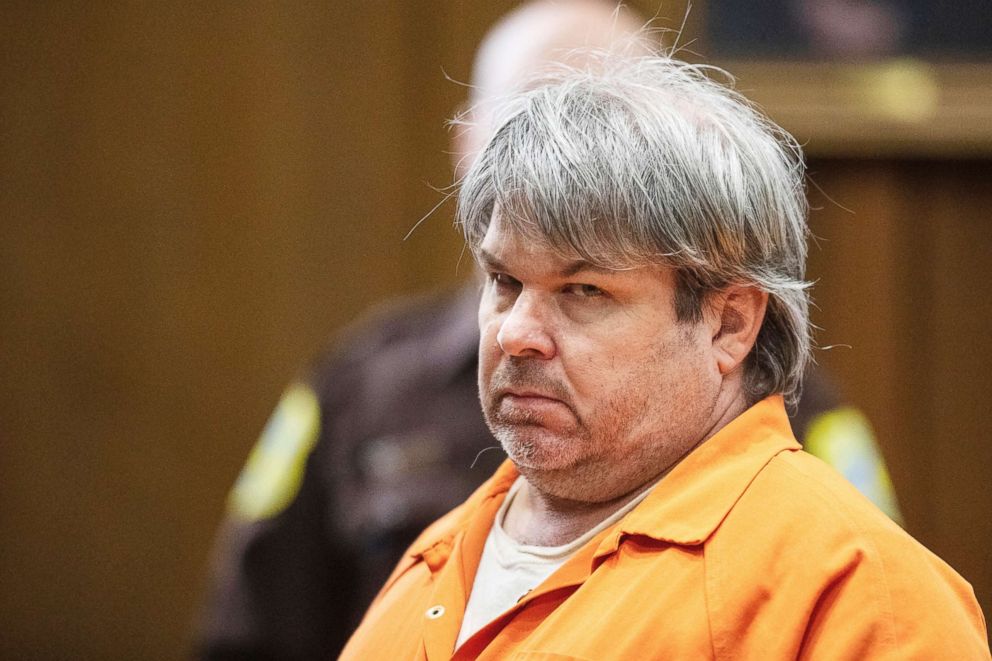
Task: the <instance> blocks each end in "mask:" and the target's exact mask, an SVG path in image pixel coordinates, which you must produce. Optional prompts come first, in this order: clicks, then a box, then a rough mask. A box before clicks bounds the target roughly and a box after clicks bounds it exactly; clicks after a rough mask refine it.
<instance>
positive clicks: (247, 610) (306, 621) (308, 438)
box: [194, 384, 355, 660]
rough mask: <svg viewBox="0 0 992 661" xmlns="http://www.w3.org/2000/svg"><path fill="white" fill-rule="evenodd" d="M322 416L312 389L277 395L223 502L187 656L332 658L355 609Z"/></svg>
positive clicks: (300, 387) (300, 386)
mask: <svg viewBox="0 0 992 661" xmlns="http://www.w3.org/2000/svg"><path fill="white" fill-rule="evenodd" d="M322 417H323V416H322V411H321V407H320V403H319V401H318V398H317V396H316V395H315V393H314V392H313V390H312V389H311V387H310V386H308V385H305V384H295V385H292V386H290V387H289V388H288V389H287V390H286V392H285V393H284V394H283V397H282V399H281V400H280V402H279V405H278V406H277V407H276V410H275V411H274V413H273V414H272V416H271V418H270V419H269V422H268V424H267V425H266V427H265V429H264V431H263V432H262V434H261V437H260V438H259V440H258V443H257V444H256V446H255V448H254V449H253V450H252V452H251V455H250V456H249V458H248V461H247V463H246V465H245V467H244V469H243V471H242V473H241V475H240V476H239V478H238V480H237V482H236V484H235V486H234V488H233V489H232V491H231V494H230V496H229V498H228V508H227V509H228V513H227V517H226V520H225V522H224V524H223V527H222V529H221V532H220V535H219V537H218V540H217V544H216V548H215V556H214V561H213V568H212V572H211V576H210V585H209V592H208V597H207V601H206V605H205V608H204V610H203V613H202V616H201V618H200V621H199V625H198V632H197V634H196V641H195V650H194V654H195V655H196V657H197V658H200V659H209V660H219V659H245V660H250V659H317V658H321V659H323V658H332V657H333V654H334V652H335V651H336V650H338V649H340V648H341V647H342V646H343V644H344V642H345V640H346V639H347V636H348V634H349V633H350V632H349V631H348V628H349V624H350V610H352V609H353V608H354V604H352V603H351V602H352V598H351V595H353V594H354V585H353V577H354V575H355V572H354V571H353V570H352V567H353V565H354V558H353V557H351V552H350V551H349V550H348V549H347V548H346V547H345V545H344V544H342V543H340V542H339V541H338V540H339V539H340V537H339V536H336V535H335V534H334V533H333V531H331V530H329V528H328V525H329V522H330V521H332V520H333V517H331V516H329V515H328V509H329V508H330V507H331V494H330V493H329V489H328V488H327V485H326V484H325V483H324V476H322V475H321V471H320V467H321V462H320V453H321V452H322V445H323V443H322V442H321V438H322V436H321V422H322Z"/></svg>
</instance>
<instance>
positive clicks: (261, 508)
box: [227, 384, 320, 521]
mask: <svg viewBox="0 0 992 661" xmlns="http://www.w3.org/2000/svg"><path fill="white" fill-rule="evenodd" d="M319 433H320V404H319V403H318V401H317V395H316V394H314V392H313V390H311V389H310V388H308V387H307V386H304V385H300V384H296V385H293V386H290V387H289V388H288V389H287V390H286V392H284V393H283V395H282V399H280V400H279V404H278V406H276V410H275V411H274V412H273V413H272V417H270V418H269V421H268V423H266V425H265V429H264V430H262V435H261V437H259V439H258V442H257V443H256V444H255V447H254V449H253V450H252V451H251V454H250V455H249V456H248V461H247V463H246V464H245V467H244V468H243V469H242V471H241V475H239V476H238V480H237V482H235V483H234V488H233V489H232V490H231V493H230V495H229V496H228V498H227V507H228V511H229V512H230V513H231V514H233V515H234V516H237V517H238V518H241V519H247V520H250V521H253V520H257V519H265V518H269V517H272V516H275V515H276V514H278V513H279V512H281V511H283V510H284V509H285V508H286V506H287V505H289V503H290V502H291V501H292V500H293V498H295V497H296V494H297V493H299V490H300V484H301V483H302V481H303V470H304V467H305V466H306V462H307V458H308V457H309V456H310V452H311V450H313V446H314V444H315V443H316V442H317V436H318V434H319Z"/></svg>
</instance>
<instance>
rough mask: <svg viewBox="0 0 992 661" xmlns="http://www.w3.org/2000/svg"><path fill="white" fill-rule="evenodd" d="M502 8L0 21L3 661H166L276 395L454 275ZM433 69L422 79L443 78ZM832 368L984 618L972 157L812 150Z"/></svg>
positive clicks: (824, 338)
mask: <svg viewBox="0 0 992 661" xmlns="http://www.w3.org/2000/svg"><path fill="white" fill-rule="evenodd" d="M512 4H513V3H510V2H494V3H469V2H455V1H454V0H447V1H443V0H437V1H436V2H432V3H428V4H427V5H423V4H422V3H393V2H378V1H377V2H368V3H364V2H363V3H358V2H356V3H323V2H296V3H261V2H257V3H255V2H252V3H130V4H124V3H120V4H117V3H114V4H108V3H75V4H73V3H34V2H20V3H16V2H15V3H8V4H6V5H5V6H4V7H3V8H2V9H0V30H2V34H3V35H4V39H3V40H2V44H0V54H2V57H0V72H2V77H0V81H2V87H0V343H2V344H0V347H2V349H0V370H2V372H0V373H2V374H3V382H2V385H0V632H2V634H0V658H39V659H47V658H73V659H133V658H141V659H173V658H177V657H180V656H181V655H182V654H183V650H184V645H185V637H186V632H187V631H188V628H189V624H190V622H191V620H192V618H193V612H194V609H195V605H196V603H197V601H198V599H199V598H200V593H201V589H202V581H203V571H204V568H205V561H206V557H207V554H208V549H209V546H210V543H211V540H212V537H213V534H214V529H215V526H216V524H217V521H218V520H219V517H220V515H221V512H222V508H223V501H224V497H225V494H226V492H227V490H228V488H229V486H230V484H231V483H232V481H233V480H234V477H235V476H236V474H237V472H238V470H239V468H240V465H241V462H242V461H243V459H244V457H245V455H246V453H247V452H248V449H249V448H250V446H251V444H252V443H253V442H254V439H255V437H256V435H257V433H258V431H259V429H260V428H261V426H262V425H263V423H264V421H265V418H266V417H267V415H268V413H269V410H270V408H271V406H272V405H273V403H274V402H275V400H276V398H277V397H278V394H279V391H280V389H281V388H282V386H283V385H284V384H285V383H286V381H287V380H288V379H289V378H290V376H291V375H292V374H293V372H294V371H295V370H296V369H297V368H298V367H299V366H300V365H302V364H303V363H304V361H305V360H306V359H307V357H308V356H311V355H313V353H314V352H315V351H317V349H318V348H319V346H320V345H321V344H322V343H323V342H324V341H325V339H326V337H327V336H328V334H330V333H331V332H332V331H333V330H334V329H335V328H338V327H340V326H341V325H342V324H344V323H346V322H347V321H348V320H349V319H351V318H353V317H354V316H355V315H356V314H357V313H359V311H360V310H361V309H363V308H364V307H366V306H368V305H369V304H371V303H372V302H374V301H376V300H380V299H382V298H383V297H386V296H391V295H397V294H400V293H403V292H408V291H412V290H416V289H421V288H424V287H430V286H436V285H438V284H441V283H445V282H452V281H453V280H455V279H456V278H457V277H458V274H457V272H456V264H457V261H458V254H459V249H460V244H459V240H458V237H457V235H456V234H455V232H453V231H452V230H451V229H450V227H449V223H448V221H449V219H450V212H449V210H448V209H445V208H442V209H441V210H439V211H438V212H437V213H436V214H435V215H434V216H433V217H432V219H430V220H429V221H428V222H427V223H425V224H424V225H423V226H422V227H421V228H420V229H419V230H418V231H417V232H416V233H414V235H413V236H412V237H411V239H410V240H408V241H406V242H403V241H402V240H401V239H402V237H403V236H404V235H405V234H406V232H407V230H408V229H409V228H410V227H411V226H412V225H413V224H414V223H415V222H416V221H417V220H418V219H419V218H420V217H421V216H422V215H424V214H425V213H426V212H427V211H429V210H430V209H431V208H432V207H433V206H434V204H436V203H437V202H438V201H439V200H440V199H441V198H440V195H439V194H438V193H437V192H436V191H434V190H432V189H431V187H430V186H429V185H428V184H431V185H436V186H443V185H445V184H447V183H448V182H449V180H450V175H449V171H448V162H447V159H448V157H447V155H446V154H445V153H444V150H445V145H446V140H447V134H446V132H445V128H444V125H443V119H444V118H445V117H447V116H450V113H451V112H452V110H453V109H454V108H455V107H456V106H457V105H458V104H459V103H460V102H461V101H462V99H463V98H464V89H463V88H462V87H460V86H458V85H456V84H453V83H450V82H447V81H446V80H445V78H444V73H443V72H445V73H447V74H448V75H449V76H451V77H452V78H455V79H457V80H466V79H467V77H468V72H469V63H470V58H471V52H472V50H473V48H474V45H475V43H476V42H477V41H478V39H479V38H480V37H481V35H482V34H483V32H484V30H485V27H486V26H487V25H488V24H489V23H491V22H492V20H494V19H495V18H496V17H497V16H499V15H500V14H501V13H502V12H503V11H505V9H506V8H507V7H509V6H511V5H512ZM442 70H443V72H442ZM814 170H815V178H816V181H817V182H818V183H819V184H820V186H821V187H822V188H823V189H824V190H826V191H827V192H828V193H829V194H830V195H831V196H832V197H833V199H835V200H836V201H837V202H838V203H839V204H840V205H843V206H844V207H848V208H850V209H852V210H853V213H849V212H847V211H844V210H843V209H842V208H841V207H840V206H838V205H835V204H833V203H827V202H821V205H822V206H823V210H822V211H820V212H818V213H817V214H815V215H814V230H815V231H816V233H817V234H818V236H820V237H822V240H821V242H820V248H819V249H817V250H814V254H813V260H812V266H811V271H812V273H813V274H814V276H815V277H817V278H819V279H820V283H819V285H818V286H817V289H816V296H817V300H818V301H819V304H820V308H821V309H820V310H819V312H818V314H817V321H818V323H819V324H820V325H821V326H822V327H823V328H824V331H823V332H822V333H821V336H820V339H821V342H822V343H824V344H850V345H851V346H852V348H851V349H834V350H831V351H829V352H825V353H824V354H823V355H822V359H821V360H822V362H824V363H825V364H826V365H828V367H829V368H831V369H832V370H834V372H835V374H836V375H837V378H838V381H839V382H840V383H841V385H842V386H843V387H844V388H845V390H846V392H847V393H848V394H849V395H850V397H851V399H853V400H855V401H857V402H859V403H861V404H863V406H864V407H865V408H866V409H867V410H868V412H869V414H870V415H871V417H872V420H873V421H874V422H875V424H876V426H877V429H878V432H879V435H880V437H881V439H882V442H883V445H884V449H885V451H886V455H887V457H888V458H889V461H890V463H891V466H892V471H893V474H894V477H895V480H896V485H897V487H898V488H899V491H900V496H901V499H902V501H903V504H904V507H905V510H906V514H907V520H908V525H909V527H910V529H911V530H912V531H913V532H914V533H916V534H918V535H919V536H920V538H921V539H923V540H924V541H925V542H926V543H928V544H929V545H930V546H931V547H932V548H934V549H935V550H937V551H938V552H939V553H941V554H942V555H943V556H944V557H945V558H947V559H948V560H949V561H950V562H951V564H953V565H954V566H955V567H957V568H958V569H959V570H960V571H961V572H962V573H963V574H964V575H965V576H966V577H967V578H969V579H970V580H971V581H972V582H973V583H974V584H975V587H976V590H977V592H978V594H979V597H980V598H981V599H982V601H983V603H984V605H985V608H986V611H987V612H988V611H989V608H990V606H992V601H990V600H992V561H990V553H989V550H988V549H989V548H990V547H992V524H990V523H989V522H990V521H992V493H990V490H992V482H990V480H989V479H988V477H987V476H988V475H989V474H992V465H990V464H992V450H990V445H989V443H988V442H987V437H988V434H987V432H986V431H985V425H984V417H983V416H984V414H985V413H986V411H987V410H988V408H989V404H990V401H989V389H988V386H987V379H988V375H989V374H990V373H992V350H990V348H989V342H988V339H987V338H988V334H989V333H988V328H989V327H990V326H992V304H990V301H992V291H990V289H992V285H990V284H989V283H990V282H992V277H990V276H992V273H990V271H992V266H990V265H989V261H988V256H989V255H990V254H992V251H990V249H992V245H990V244H992V232H990V229H989V223H990V222H992V221H990V218H989V212H988V209H989V208H992V199H990V192H989V190H988V187H987V186H985V183H986V182H987V181H988V180H989V178H990V175H992V165H990V163H988V162H977V161H971V162H966V163H955V162H951V161H946V162H918V163H906V162H886V161H865V160H863V161H857V162H848V161H842V160H831V161H822V162H818V163H816V164H815V167H814Z"/></svg>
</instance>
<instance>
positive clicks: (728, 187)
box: [342, 54, 989, 659]
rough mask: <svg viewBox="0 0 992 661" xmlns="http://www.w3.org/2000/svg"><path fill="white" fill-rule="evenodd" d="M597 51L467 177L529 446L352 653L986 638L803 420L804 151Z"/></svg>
mask: <svg viewBox="0 0 992 661" xmlns="http://www.w3.org/2000/svg"><path fill="white" fill-rule="evenodd" d="M584 61H588V62H589V65H588V66H583V67H582V68H573V69H565V68H562V70H561V71H560V72H559V73H557V74H554V75H551V76H549V77H547V78H545V79H544V80H543V81H542V82H541V84H539V85H537V86H533V87H531V88H530V89H529V90H528V91H525V92H522V93H519V94H517V95H515V96H513V97H512V98H510V99H508V100H507V102H506V103H505V104H504V105H503V106H502V107H501V108H500V109H499V110H498V111H497V112H496V113H495V114H494V123H493V128H494V132H493V135H492V138H491V139H490V140H489V141H488V143H487V144H486V145H485V146H484V148H483V149H482V151H481V152H480V154H479V156H478V158H477V159H476V160H475V162H474V164H473V165H472V167H471V168H470V170H469V171H468V173H467V174H466V175H465V176H464V178H463V180H462V181H461V188H460V193H459V209H458V216H459V222H460V224H461V225H462V227H463V229H464V233H465V237H466V240H467V243H468V245H469V247H470V248H471V250H472V252H473V254H474V255H475V257H476V259H477V261H478V263H479V264H480V266H481V268H482V270H483V271H484V272H485V274H486V277H487V280H486V284H485V286H484V290H483V293H482V300H481V303H480V306H479V327H480V333H481V335H480V342H479V391H480V399H481V402H482V409H483V412H484V414H485V418H486V422H487V424H488V425H489V427H490V429H491V430H492V432H493V434H494V435H495V437H496V438H497V439H498V440H499V441H500V443H501V445H502V446H503V448H504V449H505V450H506V452H507V454H508V456H509V460H508V461H507V462H505V463H504V464H503V465H502V466H501V467H500V468H499V469H497V471H496V473H495V475H493V477H492V478H490V479H489V481H487V482H486V483H485V484H484V485H483V486H482V487H480V488H479V489H478V490H477V491H476V492H475V494H473V495H472V496H471V497H470V498H469V499H468V500H467V501H466V502H465V503H464V504H462V505H461V506H459V507H458V508H456V509H455V510H453V511H452V512H450V513H449V514H448V515H446V516H445V517H443V518H442V519H440V520H439V521H438V522H437V523H435V524H433V525H432V526H430V527H429V528H428V529H427V530H426V531H425V532H423V533H422V534H421V535H420V537H419V538H418V539H417V541H415V542H414V543H413V545H412V546H411V547H410V549H409V550H408V552H407V553H406V554H405V556H404V558H403V559H402V560H401V561H400V564H399V565H398V566H397V567H396V569H395V570H394V572H393V574H392V575H391V577H390V578H389V579H388V580H387V582H386V584H385V586H384V587H383V589H382V590H381V592H380V593H379V595H378V597H377V598H376V600H375V602H373V604H372V606H371V607H370V609H369V611H368V612H367V613H366V616H365V618H364V620H363V622H362V624H361V625H360V626H359V628H358V630H357V631H356V632H355V634H354V635H353V636H352V638H351V640H350V641H349V643H348V645H347V647H346V648H345V650H344V653H343V657H342V658H348V659H352V658H354V659H367V658H388V659H412V658H428V659H440V658H444V659H448V658H457V659H476V658H480V659H504V658H534V659H537V658H542V659H550V658H555V659H559V658H561V659H564V658H583V659H644V658H659V659H661V658H664V659H682V658H733V659H738V658H774V659H780V658H799V657H803V658H826V659H838V658H840V659H849V658H866V657H868V658H870V657H886V658H895V657H898V658H903V657H907V656H909V657H916V658H955V659H964V658H989V651H988V643H987V640H986V633H985V624H984V619H983V616H982V614H981V611H980V609H979V607H978V604H977V602H976V601H975V598H974V594H973V592H972V590H971V587H970V586H969V585H968V584H967V583H966V582H965V581H964V580H963V579H962V578H961V577H960V576H958V575H957V574H956V573H955V572H954V571H953V570H952V569H951V568H950V567H948V566H947V565H946V564H944V563H943V562H942V561H941V560H940V559H939V558H937V557H936V556H934V555H933V554H931V553H930V552H929V551H927V550H926V549H925V548H923V547H922V546H921V545H920V544H919V543H917V542H916V541H915V540H913V539H912V538H911V537H909V536H908V535H907V534H906V533H905V532H904V531H903V530H902V529H901V528H899V527H898V526H897V525H895V524H894V523H892V521H891V520H890V519H888V518H887V517H885V516H884V515H883V514H882V513H881V512H879V511H878V510H877V509H876V508H875V507H873V506H872V505H871V504H870V503H869V502H868V501H867V500H866V499H865V498H864V497H863V496H861V495H860V494H859V493H858V492H857V491H856V490H855V489H854V488H853V487H851V485H850V484H849V483H847V482H846V481H845V480H843V479H842V478H841V477H840V476H838V475H837V474H836V473H834V472H833V471H832V470H831V469H830V468H828V467H827V466H825V465H824V464H823V463H822V462H820V461H819V460H818V459H816V458H814V457H812V456H810V455H808V454H806V453H803V452H800V451H799V450H800V446H799V444H798V443H797V442H796V441H795V439H794V437H793V434H792V431H791V429H790V426H789V422H788V419H787V417H786V412H785V401H786V400H793V399H795V397H797V395H798V392H799V389H800V385H801V383H800V382H801V378H802V374H803V372H804V367H805V365H806V362H807V360H808V358H809V352H810V339H809V319H808V295H807V288H808V283H806V282H805V281H804V270H805V261H806V234H807V228H806V215H807V209H806V201H805V195H804V184H803V177H804V174H803V173H804V170H803V165H802V158H801V153H800V150H799V148H798V146H797V145H796V144H795V142H794V141H793V140H792V138H791V137H789V136H788V135H786V134H785V133H783V132H782V131H781V130H779V129H778V128H777V127H775V126H774V125H773V124H771V123H770V122H769V121H768V120H767V119H765V118H764V117H762V116H761V115H760V114H759V113H758V112H756V111H755V110H754V109H753V108H752V107H751V106H750V105H749V104H748V103H747V102H746V101H745V100H744V99H743V98H741V97H740V96H739V95H737V94H736V93H734V92H733V91H731V90H730V89H729V88H728V87H726V86H723V85H721V84H718V83H717V82H715V81H714V80H713V79H712V78H711V77H710V75H709V74H708V72H707V70H705V69H704V68H702V67H698V66H692V65H688V64H685V63H681V62H679V61H677V60H674V59H672V58H670V57H668V56H664V55H649V56H643V57H625V58H622V57H616V56H613V55H607V54H603V55H602V56H601V57H599V58H598V59H596V58H595V57H593V56H589V57H588V58H586V60H584Z"/></svg>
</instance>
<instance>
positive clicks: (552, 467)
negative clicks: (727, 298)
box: [478, 212, 720, 502]
mask: <svg viewBox="0 0 992 661" xmlns="http://www.w3.org/2000/svg"><path fill="white" fill-rule="evenodd" d="M478 258H479V261H480V264H481V266H482V268H483V270H484V271H485V273H486V274H487V276H488V277H487V281H486V284H485V289H484V293H483V296H482V302H481V304H480V308H479V326H480V329H481V339H480V344H479V392H480V398H481V400H482V407H483V411H484V413H485V416H486V420H487V421H488V423H489V426H490V427H491V428H492V430H493V432H494V434H495V435H496V437H497V438H498V439H499V440H500V442H501V443H502V445H503V447H504V449H505V450H506V452H507V454H509V456H510V458H511V459H512V460H513V462H514V463H515V464H516V465H517V467H518V468H519V469H520V471H521V473H523V474H524V475H525V476H527V477H528V479H529V481H531V483H533V484H535V486H538V487H539V488H540V489H542V490H543V491H545V492H547V493H549V494H551V495H554V496H557V497H559V498H568V499H571V500H578V501H586V502H602V501H606V500H610V499H612V498H617V497H619V496H622V495H624V494H626V493H628V492H630V491H631V490H633V489H636V488H638V487H639V486H641V485H642V484H645V483H646V482H648V481H649V480H651V479H653V478H655V477H657V476H658V475H660V474H661V473H663V472H664V471H665V470H666V469H667V468H668V467H669V466H671V465H672V464H674V463H675V462H676V461H678V459H679V458H681V457H682V456H683V455H684V454H685V453H686V452H688V451H689V450H690V449H691V448H692V447H694V446H695V444H696V443H698V442H699V441H700V440H701V439H703V438H704V437H705V436H706V435H707V434H708V432H709V425H710V424H711V422H712V416H713V412H714V406H715V403H716V398H717V394H718V391H719V387H720V374H719V370H718V368H717V364H716V360H715V359H714V358H713V356H712V349H711V340H710V336H711V334H710V332H709V331H708V330H707V329H708V328H709V326H708V325H707V324H706V322H700V323H696V324H689V323H683V322H679V321H677V320H676V317H675V311H674V305H673V296H674V292H675V277H674V273H673V271H672V270H671V269H666V268H663V267H651V266H649V267H640V268H634V269H627V270H616V271H614V270H603V269H600V268H597V267H595V266H593V265H590V264H589V263H588V262H583V261H581V260H574V261H572V260H567V259H563V258H561V257H560V256H558V255H556V254H555V253H554V252H553V251H551V250H550V249H549V248H548V247H547V246H541V245H533V244H528V243H527V241H526V240H525V239H524V238H523V237H521V236H520V235H519V234H517V233H515V232H514V231H513V230H512V229H510V228H508V227H507V226H506V225H504V223H502V222H501V221H500V218H499V213H498V212H497V213H496V214H494V216H493V219H492V222H491V223H490V226H489V229H488V231H487V233H486V236H485V238H484V239H483V241H482V244H481V246H480V248H479V251H478Z"/></svg>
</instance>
